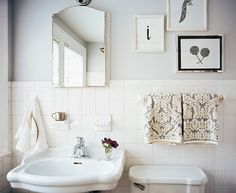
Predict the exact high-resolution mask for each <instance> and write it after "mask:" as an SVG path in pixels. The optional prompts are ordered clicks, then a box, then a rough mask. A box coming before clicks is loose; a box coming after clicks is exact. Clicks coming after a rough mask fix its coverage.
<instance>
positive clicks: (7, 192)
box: [0, 82, 12, 193]
mask: <svg viewBox="0 0 236 193" xmlns="http://www.w3.org/2000/svg"><path fill="white" fill-rule="evenodd" d="M11 115H12V112H11V83H10V82H9V83H8V138H9V139H8V141H9V144H8V151H9V152H4V153H0V193H11V188H10V185H9V182H8V181H7V179H6V175H7V173H8V171H10V170H11V169H12V155H11V153H10V152H11V147H12V143H11V138H12V136H11V128H12V125H11Z"/></svg>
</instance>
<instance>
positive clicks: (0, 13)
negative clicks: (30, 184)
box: [0, 0, 9, 191]
mask: <svg viewBox="0 0 236 193" xmlns="http://www.w3.org/2000/svg"><path fill="white" fill-rule="evenodd" d="M8 32H9V30H8V0H1V1H0V93H1V95H0V107H1V111H0V137H1V139H0V151H7V150H8V149H7V148H8V147H7V145H8V65H9V47H8V42H9V39H8V38H9V33H8ZM2 136H4V137H2ZM0 191H1V187H0Z"/></svg>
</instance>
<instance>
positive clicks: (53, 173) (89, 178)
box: [7, 147, 125, 193]
mask: <svg viewBox="0 0 236 193" xmlns="http://www.w3.org/2000/svg"><path fill="white" fill-rule="evenodd" d="M86 150H87V153H88V155H89V158H76V159H74V158H71V157H70V156H71V154H70V153H71V148H50V149H48V150H46V151H45V152H44V153H41V154H39V155H34V156H31V157H28V158H26V159H24V160H23V161H22V164H21V165H20V166H18V167H16V168H14V169H13V170H11V171H10V172H9V173H8V175H7V179H8V181H9V182H10V183H11V186H12V187H13V188H23V189H26V190H30V191H34V192H40V193H79V192H89V191H96V190H112V189H114V188H115V187H116V185H117V183H118V181H119V179H120V177H121V175H122V172H123V168H124V162H125V151H124V150H122V149H114V151H113V156H112V159H111V160H110V161H106V160H105V158H104V150H103V148H102V147H101V148H100V147H87V149H86Z"/></svg>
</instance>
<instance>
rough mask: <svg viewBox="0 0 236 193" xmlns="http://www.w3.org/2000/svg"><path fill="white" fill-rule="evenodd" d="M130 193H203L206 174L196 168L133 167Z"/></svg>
mask: <svg viewBox="0 0 236 193" xmlns="http://www.w3.org/2000/svg"><path fill="white" fill-rule="evenodd" d="M129 181H130V193H205V184H206V183H207V176H206V174H205V173H204V172H203V171H202V170H201V169H200V168H197V167H185V166H133V167H131V168H130V170H129Z"/></svg>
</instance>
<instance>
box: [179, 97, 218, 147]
mask: <svg viewBox="0 0 236 193" xmlns="http://www.w3.org/2000/svg"><path fill="white" fill-rule="evenodd" d="M182 95H183V134H184V143H188V144H189V143H191V144H194V143H199V144H218V143H219V127H220V123H219V107H220V105H219V103H220V100H219V96H218V95H217V94H215V93H183V94H182Z"/></svg>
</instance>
